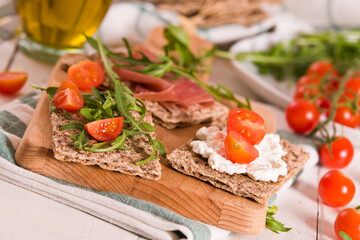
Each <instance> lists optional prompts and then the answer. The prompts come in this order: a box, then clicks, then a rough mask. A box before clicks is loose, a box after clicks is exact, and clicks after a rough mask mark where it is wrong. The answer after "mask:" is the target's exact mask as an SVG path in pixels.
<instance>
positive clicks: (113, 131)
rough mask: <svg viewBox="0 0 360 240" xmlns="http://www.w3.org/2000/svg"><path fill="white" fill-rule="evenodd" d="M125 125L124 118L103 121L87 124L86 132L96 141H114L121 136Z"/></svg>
mask: <svg viewBox="0 0 360 240" xmlns="http://www.w3.org/2000/svg"><path fill="white" fill-rule="evenodd" d="M123 123H124V118H123V117H116V118H107V119H101V120H97V121H94V122H90V123H88V124H85V125H84V127H85V129H86V131H87V132H88V133H89V134H90V135H91V136H92V137H93V138H95V139H96V140H99V141H112V140H114V139H116V138H117V137H118V136H120V134H121V131H122V127H123Z"/></svg>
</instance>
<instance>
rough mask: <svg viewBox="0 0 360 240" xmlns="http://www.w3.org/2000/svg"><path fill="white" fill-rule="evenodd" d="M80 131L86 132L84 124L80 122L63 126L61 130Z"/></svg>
mask: <svg viewBox="0 0 360 240" xmlns="http://www.w3.org/2000/svg"><path fill="white" fill-rule="evenodd" d="M69 129H79V130H84V129H85V128H84V124H83V123H79V122H71V123H67V124H65V125H63V126H61V128H60V130H69Z"/></svg>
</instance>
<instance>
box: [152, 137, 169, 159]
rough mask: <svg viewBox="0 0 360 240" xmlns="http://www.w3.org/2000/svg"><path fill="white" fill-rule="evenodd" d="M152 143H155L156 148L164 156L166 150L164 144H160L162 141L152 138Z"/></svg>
mask: <svg viewBox="0 0 360 240" xmlns="http://www.w3.org/2000/svg"><path fill="white" fill-rule="evenodd" d="M154 144H155V145H156V148H157V149H158V150H159V154H160V155H161V156H162V157H164V158H166V150H165V147H164V145H163V144H162V142H160V141H159V140H157V139H154Z"/></svg>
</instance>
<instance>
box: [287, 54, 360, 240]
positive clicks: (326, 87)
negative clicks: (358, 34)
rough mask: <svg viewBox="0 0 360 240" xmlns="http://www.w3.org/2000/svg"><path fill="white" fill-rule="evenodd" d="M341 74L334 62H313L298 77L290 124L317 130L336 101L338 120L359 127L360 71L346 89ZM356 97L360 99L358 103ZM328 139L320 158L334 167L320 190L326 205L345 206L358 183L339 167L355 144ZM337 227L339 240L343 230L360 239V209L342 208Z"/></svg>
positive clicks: (289, 112) (304, 130) (298, 129)
mask: <svg viewBox="0 0 360 240" xmlns="http://www.w3.org/2000/svg"><path fill="white" fill-rule="evenodd" d="M339 77H340V75H339V74H338V72H337V71H336V69H335V68H334V66H333V65H332V64H331V63H329V62H325V61H320V62H315V63H313V64H312V65H311V66H310V67H309V69H308V70H307V72H306V75H305V76H303V77H301V78H300V79H299V81H298V83H297V85H296V91H295V94H294V100H293V101H292V102H291V103H290V104H289V105H288V107H287V108H286V113H285V114H286V120H287V122H288V124H289V126H290V127H291V128H292V129H293V130H294V131H295V132H297V133H300V134H306V133H309V132H311V131H312V130H314V128H315V127H316V126H318V123H319V121H320V116H321V115H322V114H324V115H325V116H326V117H329V115H330V112H331V110H332V105H333V104H336V108H335V116H334V118H333V120H334V121H335V122H337V123H340V124H342V125H344V126H347V127H351V128H355V127H357V126H359V123H360V112H359V107H360V74H354V76H353V77H352V78H350V79H348V80H347V82H346V83H345V87H344V89H342V88H341V89H340V82H339ZM340 91H342V92H340ZM334 94H341V95H340V98H339V100H338V101H337V102H336V103H334V100H333V99H334V98H333V97H332V96H334ZM355 98H357V99H359V100H358V102H356V101H355ZM356 105H358V106H356ZM328 141H330V142H327V143H325V144H323V145H322V146H321V147H320V149H319V156H320V161H321V162H322V164H323V165H324V166H325V167H327V168H330V169H335V170H330V171H329V172H327V173H326V174H325V175H324V176H323V177H322V178H321V180H320V182H319V186H318V193H319V196H320V198H321V199H322V201H323V203H324V204H326V205H327V206H330V207H344V206H346V205H347V204H349V203H350V201H351V200H352V199H353V197H354V195H355V185H354V183H353V181H352V180H351V179H350V178H348V177H347V176H346V175H344V174H343V173H341V172H340V171H338V170H336V169H341V168H344V167H346V166H348V165H349V163H350V162H351V160H352V159H353V156H354V147H353V145H352V143H351V142H350V141H349V140H348V139H347V138H345V137H343V136H335V137H333V138H330V139H328ZM334 228H335V232H336V234H337V236H338V238H339V239H342V237H341V236H340V231H342V232H345V233H346V234H347V235H349V236H350V237H351V238H352V239H353V240H354V239H357V240H360V212H359V211H358V210H355V209H346V210H343V211H342V212H340V214H339V215H338V217H337V218H336V221H335V224H334Z"/></svg>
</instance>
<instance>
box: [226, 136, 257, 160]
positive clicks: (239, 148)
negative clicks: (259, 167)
mask: <svg viewBox="0 0 360 240" xmlns="http://www.w3.org/2000/svg"><path fill="white" fill-rule="evenodd" d="M225 152H226V156H227V157H228V159H229V160H230V161H232V162H233V163H239V164H246V163H250V162H252V161H254V160H255V159H256V158H257V157H259V152H258V150H257V149H256V148H255V147H254V146H253V145H252V144H251V143H250V142H249V141H247V140H246V138H244V137H243V136H241V135H240V134H239V133H237V132H235V131H230V132H229V133H228V135H227V136H226V138H225Z"/></svg>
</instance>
